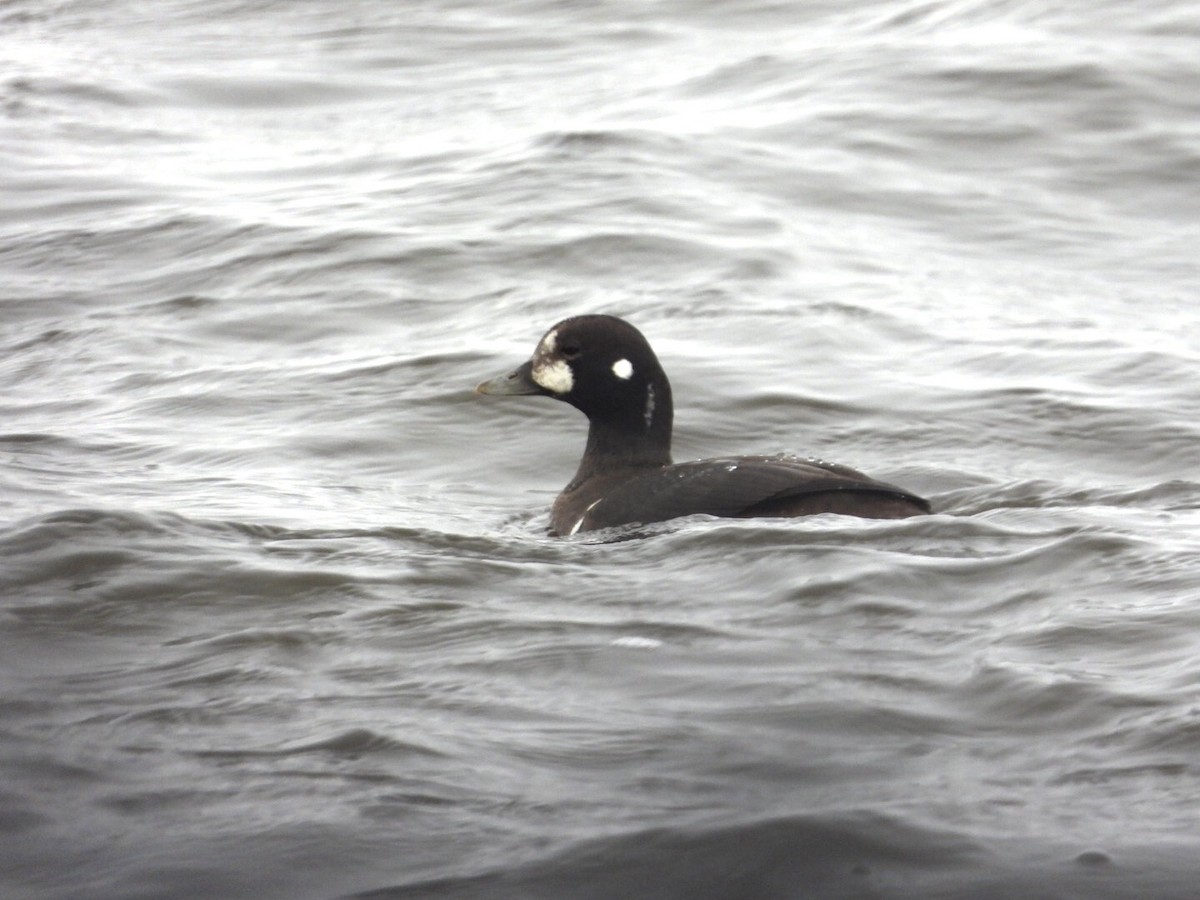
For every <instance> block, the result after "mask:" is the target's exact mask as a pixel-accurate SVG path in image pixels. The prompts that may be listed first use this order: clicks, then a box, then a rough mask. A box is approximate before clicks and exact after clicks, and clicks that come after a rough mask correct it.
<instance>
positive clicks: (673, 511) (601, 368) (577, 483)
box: [475, 315, 929, 535]
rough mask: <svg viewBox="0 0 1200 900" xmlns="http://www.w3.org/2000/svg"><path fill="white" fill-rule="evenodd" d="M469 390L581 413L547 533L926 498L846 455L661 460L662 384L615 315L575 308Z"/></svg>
mask: <svg viewBox="0 0 1200 900" xmlns="http://www.w3.org/2000/svg"><path fill="white" fill-rule="evenodd" d="M475 390H476V391H477V392H478V393H480V394H492V395H513V394H544V395H545V396H547V397H553V398H554V399H555V400H563V401H566V402H567V403H570V404H571V405H572V406H574V407H575V408H576V409H578V410H579V411H580V412H582V413H583V414H584V415H585V416H587V417H588V423H589V424H588V439H587V448H586V449H585V450H584V452H583V459H582V461H581V462H580V463H579V470H578V471H577V472H576V473H575V477H574V478H572V479H571V483H570V484H568V485H567V486H566V487H565V488H563V491H562V493H561V494H559V495H558V499H557V500H555V501H554V508H553V510H552V512H551V517H550V527H551V532H552V533H553V534H556V535H573V534H577V533H579V532H581V531H592V530H594V529H597V528H609V527H612V526H615V525H627V524H634V523H638V524H647V523H649V522H660V521H663V520H665V519H673V518H676V517H677V516H687V515H691V514H693V513H707V514H708V515H712V516H725V517H731V518H748V517H752V516H805V515H813V514H815V513H824V512H831V513H841V514H843V515H849V516H862V517H865V518H877V519H898V518H904V517H907V516H918V515H922V514H924V513H928V512H929V503H928V502H927V501H925V500H923V499H921V498H920V497H918V496H916V495H915V494H910V493H909V492H908V491H906V490H904V489H903V488H899V487H896V486H895V485H891V484H885V483H884V482H881V481H874V480H873V479H871V478H868V477H867V476H866V475H863V474H862V473H861V472H857V471H855V470H854V469H851V468H848V467H846V466H840V465H836V464H834V463H827V462H822V461H818V460H812V459H809V460H802V459H798V458H794V457H790V456H728V457H721V458H718V459H701V460H696V461H695V462H685V463H678V464H672V462H671V424H672V419H673V417H674V408H673V406H672V404H671V385H670V383H669V382H668V381H667V376H666V374H665V373H664V372H663V370H662V366H660V365H659V363H658V358H657V357H656V356H655V355H654V351H653V350H651V349H650V344H649V343H648V342H647V341H646V339H645V338H644V337H643V336H642V333H641V332H640V331H638V330H637V329H636V328H634V327H633V326H632V325H630V324H629V323H628V322H626V321H624V320H623V319H618V318H616V317H614V316H601V315H591V316H575V317H573V318H570V319H564V320H563V321H561V322H559V323H558V324H557V325H555V326H554V327H553V328H551V329H550V330H549V331H547V332H546V334H545V336H544V337H543V338H542V339H541V341H540V342H539V343H538V345H537V349H536V350H535V351H534V354H533V358H532V359H530V360H529V361H528V362H526V363H524V364H523V365H521V366H520V367H519V368H517V369H514V370H513V371H512V372H509V373H508V374H507V375H501V376H500V377H498V378H493V379H492V380H490V381H485V382H483V383H482V384H480V385H479V386H478V387H477V388H476V389H475Z"/></svg>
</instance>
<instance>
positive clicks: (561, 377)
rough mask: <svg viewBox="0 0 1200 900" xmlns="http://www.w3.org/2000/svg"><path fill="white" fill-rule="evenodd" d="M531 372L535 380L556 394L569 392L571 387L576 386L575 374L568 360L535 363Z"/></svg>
mask: <svg viewBox="0 0 1200 900" xmlns="http://www.w3.org/2000/svg"><path fill="white" fill-rule="evenodd" d="M539 355H540V354H539ZM529 374H530V375H531V376H532V377H533V380H534V381H536V382H537V383H538V384H540V385H541V386H542V387H544V388H545V389H546V390H548V391H551V392H553V393H555V394H569V393H571V388H573V387H575V376H574V375H573V374H572V373H571V367H570V366H569V365H567V363H566V360H562V359H556V360H554V362H539V363H534V366H533V371H532V372H530V373H529Z"/></svg>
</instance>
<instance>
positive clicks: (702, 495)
mask: <svg viewBox="0 0 1200 900" xmlns="http://www.w3.org/2000/svg"><path fill="white" fill-rule="evenodd" d="M929 509H930V507H929V503H928V501H926V500H924V499H922V498H921V497H918V496H916V495H915V494H912V493H909V492H908V491H906V490H904V489H903V488H899V487H897V486H895V485H892V484H887V483H886V482H882V481H875V480H874V479H872V478H869V477H868V476H866V475H864V474H863V473H862V472H859V471H857V470H855V469H851V468H849V467H848V466H841V465H837V464H836V463H827V462H824V461H821V460H812V459H799V458H793V457H775V456H750V457H746V456H738V457H725V458H717V459H701V460H696V461H694V462H686V463H679V464H677V465H672V466H667V467H665V468H659V469H653V470H651V471H648V472H645V473H642V474H639V475H635V476H633V477H632V478H630V479H628V480H627V481H625V482H623V483H622V484H620V485H617V486H615V487H613V488H612V489H610V490H609V491H608V492H607V493H606V494H605V496H604V497H603V499H601V500H600V501H598V502H597V503H595V504H593V505H592V506H591V507H590V508H589V509H588V510H587V511H586V513H585V514H584V516H583V517H582V519H581V521H580V522H579V524H578V525H577V526H576V528H575V529H574V530H575V531H589V530H592V529H596V528H610V527H613V526H616V525H626V524H630V523H634V522H638V523H641V524H646V523H648V522H661V521H664V520H666V519H674V518H677V517H679V516H690V515H694V514H697V513H705V514H708V515H711V516H722V517H726V518H740V517H746V516H798V515H812V514H815V513H821V512H835V513H836V512H840V513H846V514H850V515H857V516H868V517H872V516H874V517H878V518H900V517H903V516H909V515H921V514H923V513H927V512H929Z"/></svg>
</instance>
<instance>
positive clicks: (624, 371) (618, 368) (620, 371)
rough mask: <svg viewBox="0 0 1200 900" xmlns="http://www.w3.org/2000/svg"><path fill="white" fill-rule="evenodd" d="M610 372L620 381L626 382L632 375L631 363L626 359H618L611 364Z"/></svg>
mask: <svg viewBox="0 0 1200 900" xmlns="http://www.w3.org/2000/svg"><path fill="white" fill-rule="evenodd" d="M612 370H613V374H614V375H616V376H617V377H618V378H620V379H621V380H622V381H628V380H629V379H630V378H631V377H632V375H633V363H631V362H630V361H629V360H627V359H618V360H617V361H616V362H615V363H613V364H612Z"/></svg>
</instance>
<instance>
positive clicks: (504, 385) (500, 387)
mask: <svg viewBox="0 0 1200 900" xmlns="http://www.w3.org/2000/svg"><path fill="white" fill-rule="evenodd" d="M532 373H533V360H530V361H529V362H527V363H524V364H523V365H521V366H518V367H517V368H515V369H513V370H512V371H511V372H509V373H508V374H507V375H500V376H497V377H496V378H493V379H491V380H490V381H484V382H482V383H480V384H478V385H476V387H475V393H477V394H490V395H492V396H495V397H515V396H520V395H524V394H544V393H546V392H545V390H543V389H542V388H541V387H540V386H539V385H538V383H537V382H535V381H534V380H533V374H532Z"/></svg>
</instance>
